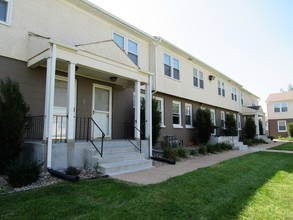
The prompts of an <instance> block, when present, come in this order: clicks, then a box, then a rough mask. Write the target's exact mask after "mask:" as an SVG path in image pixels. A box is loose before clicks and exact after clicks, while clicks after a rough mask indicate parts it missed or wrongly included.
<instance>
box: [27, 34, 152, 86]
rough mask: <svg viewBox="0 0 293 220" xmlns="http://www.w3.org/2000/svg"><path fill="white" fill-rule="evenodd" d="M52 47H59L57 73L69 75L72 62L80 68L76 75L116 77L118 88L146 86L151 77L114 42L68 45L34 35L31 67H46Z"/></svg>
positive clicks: (29, 60) (100, 78)
mask: <svg viewBox="0 0 293 220" xmlns="http://www.w3.org/2000/svg"><path fill="white" fill-rule="evenodd" d="M52 44H56V48H57V51H56V56H57V69H58V70H60V71H65V72H67V63H68V62H71V63H75V64H76V66H77V67H78V71H77V72H76V74H77V75H83V76H86V77H90V78H96V79H99V80H102V81H110V77H113V76H114V77H117V78H118V80H117V82H115V84H121V85H125V84H127V82H129V81H140V82H141V83H142V84H145V83H148V77H149V75H152V74H151V73H150V72H146V71H143V70H141V69H140V68H139V66H138V65H136V64H135V63H134V62H133V61H132V60H131V59H130V58H129V57H128V56H127V54H126V53H125V52H124V51H123V50H122V49H121V48H120V47H119V46H118V45H117V44H116V43H115V42H114V41H113V40H107V41H101V42H93V43H89V44H83V45H68V44H64V43H62V42H58V41H56V40H53V39H51V38H45V37H42V36H39V35H35V34H30V45H29V46H30V50H29V55H28V57H29V58H28V67H31V68H34V67H36V66H46V59H47V58H48V57H50V56H51V45H52ZM112 83H113V82H112Z"/></svg>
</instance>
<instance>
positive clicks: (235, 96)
mask: <svg viewBox="0 0 293 220" xmlns="http://www.w3.org/2000/svg"><path fill="white" fill-rule="evenodd" d="M231 98H232V100H234V101H237V92H236V88H231Z"/></svg>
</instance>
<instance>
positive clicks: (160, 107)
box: [154, 97, 165, 127]
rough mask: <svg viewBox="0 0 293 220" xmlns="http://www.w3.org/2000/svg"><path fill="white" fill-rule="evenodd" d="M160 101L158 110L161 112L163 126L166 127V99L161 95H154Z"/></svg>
mask: <svg viewBox="0 0 293 220" xmlns="http://www.w3.org/2000/svg"><path fill="white" fill-rule="evenodd" d="M154 99H156V100H157V101H158V111H159V112H160V113H161V127H165V120H164V119H165V118H164V99H163V98H159V97H154Z"/></svg>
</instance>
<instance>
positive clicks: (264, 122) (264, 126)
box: [262, 115, 267, 135]
mask: <svg viewBox="0 0 293 220" xmlns="http://www.w3.org/2000/svg"><path fill="white" fill-rule="evenodd" d="M262 128H263V134H264V135H267V128H266V116H265V115H263V117H262Z"/></svg>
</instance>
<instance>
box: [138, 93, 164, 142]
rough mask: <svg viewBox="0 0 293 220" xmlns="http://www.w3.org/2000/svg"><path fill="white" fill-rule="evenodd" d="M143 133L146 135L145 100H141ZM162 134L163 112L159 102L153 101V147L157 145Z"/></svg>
mask: <svg viewBox="0 0 293 220" xmlns="http://www.w3.org/2000/svg"><path fill="white" fill-rule="evenodd" d="M141 131H142V132H143V133H145V99H142V100H141ZM160 133H161V112H160V111H159V102H158V100H156V99H154V98H153V99H152V136H153V139H152V145H155V144H156V142H157V140H158V138H159V136H160Z"/></svg>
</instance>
